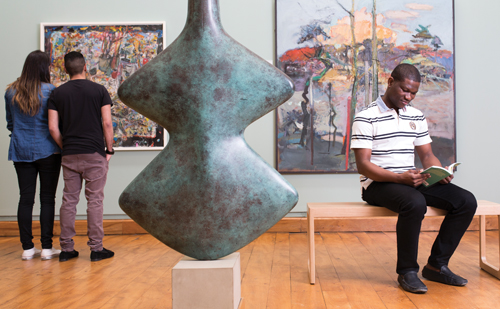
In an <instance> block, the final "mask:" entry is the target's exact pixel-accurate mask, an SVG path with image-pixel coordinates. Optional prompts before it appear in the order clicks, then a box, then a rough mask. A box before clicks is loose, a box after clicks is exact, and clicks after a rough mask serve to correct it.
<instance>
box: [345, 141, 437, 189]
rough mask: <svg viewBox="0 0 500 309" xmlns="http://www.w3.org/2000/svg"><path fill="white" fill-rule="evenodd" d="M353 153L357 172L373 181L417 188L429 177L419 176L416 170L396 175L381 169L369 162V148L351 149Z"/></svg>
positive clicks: (426, 175) (370, 151)
mask: <svg viewBox="0 0 500 309" xmlns="http://www.w3.org/2000/svg"><path fill="white" fill-rule="evenodd" d="M353 151H354V155H355V156H356V166H357V168H358V172H359V173H360V174H362V175H364V176H366V177H368V178H370V179H372V180H374V181H377V182H394V183H400V184H405V185H408V186H412V187H418V186H419V185H421V184H422V182H423V181H424V180H425V179H427V178H428V177H429V176H428V174H425V175H422V174H419V172H418V171H417V170H409V171H406V172H404V173H402V174H397V173H394V172H391V171H388V170H386V169H383V168H381V167H380V166H378V165H376V164H373V163H372V162H371V161H370V159H371V156H372V150H371V149H369V148H353Z"/></svg>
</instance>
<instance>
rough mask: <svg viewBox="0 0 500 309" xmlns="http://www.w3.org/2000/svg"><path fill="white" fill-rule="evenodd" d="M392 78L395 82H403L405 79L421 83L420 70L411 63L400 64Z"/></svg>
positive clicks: (393, 72)
mask: <svg viewBox="0 0 500 309" xmlns="http://www.w3.org/2000/svg"><path fill="white" fill-rule="evenodd" d="M391 77H392V78H394V80H395V81H398V82H402V81H404V80H405V79H409V80H412V81H414V82H418V83H420V72H419V71H418V69H417V68H416V67H415V66H414V65H411V64H409V63H400V64H398V65H397V66H396V67H395V68H394V70H393V71H392V73H391Z"/></svg>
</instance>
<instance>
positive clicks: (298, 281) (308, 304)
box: [290, 233, 326, 309]
mask: <svg viewBox="0 0 500 309" xmlns="http://www.w3.org/2000/svg"><path fill="white" fill-rule="evenodd" d="M305 248H307V235H306V234H305V233H296V234H290V270H291V277H290V280H291V290H292V308H294V309H295V308H326V304H325V300H324V297H323V295H322V291H321V283H320V282H317V283H316V284H315V285H311V284H310V283H309V269H308V267H307V259H308V257H309V255H308V253H307V250H305Z"/></svg>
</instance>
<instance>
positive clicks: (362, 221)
mask: <svg viewBox="0 0 500 309" xmlns="http://www.w3.org/2000/svg"><path fill="white" fill-rule="evenodd" d="M396 220H397V218H396V217H388V218H387V217H384V218H342V219H317V220H316V224H315V230H316V232H393V231H395V230H396ZM442 221H443V217H427V218H425V219H424V221H423V223H422V232H429V231H438V230H439V226H440V225H441V222H442ZM103 225H104V233H105V234H106V235H130V234H147V232H146V231H145V230H144V229H143V228H142V227H140V226H139V225H138V224H137V223H135V221H133V220H131V219H123V220H121V219H116V220H104V222H103ZM486 228H487V229H488V230H496V229H498V219H497V217H496V216H486ZM75 229H76V234H77V235H87V220H77V221H76V223H75ZM478 230H479V219H478V217H475V218H474V220H473V221H472V223H471V225H470V226H469V231H478ZM306 231H307V218H283V219H281V220H280V221H279V222H278V223H277V224H276V225H274V226H273V227H272V228H270V229H269V230H268V232H274V233H276V232H278V233H305V232H306ZM60 232H61V226H60V224H59V221H55V222H54V235H59V234H60ZM33 235H34V236H40V223H39V222H38V221H33ZM0 236H19V229H18V226H17V222H16V221H0Z"/></svg>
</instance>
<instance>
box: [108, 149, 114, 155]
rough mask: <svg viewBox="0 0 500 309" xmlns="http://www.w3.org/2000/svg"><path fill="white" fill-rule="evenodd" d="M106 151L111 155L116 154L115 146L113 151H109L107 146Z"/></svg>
mask: <svg viewBox="0 0 500 309" xmlns="http://www.w3.org/2000/svg"><path fill="white" fill-rule="evenodd" d="M106 153H107V154H109V155H114V154H115V150H114V149H113V148H111V151H109V150H108V148H106Z"/></svg>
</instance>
